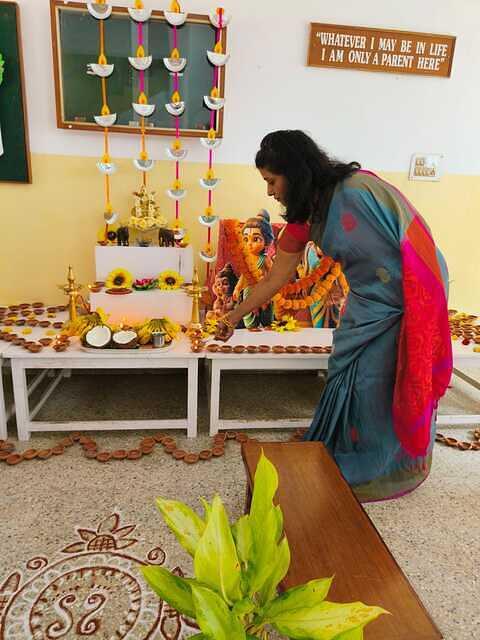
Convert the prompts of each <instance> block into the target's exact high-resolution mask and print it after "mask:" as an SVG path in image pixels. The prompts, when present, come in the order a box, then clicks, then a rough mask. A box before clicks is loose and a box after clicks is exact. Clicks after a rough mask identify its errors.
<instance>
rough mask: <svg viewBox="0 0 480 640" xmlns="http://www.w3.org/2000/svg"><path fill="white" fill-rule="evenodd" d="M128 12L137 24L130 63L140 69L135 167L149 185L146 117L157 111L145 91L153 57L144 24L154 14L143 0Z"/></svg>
mask: <svg viewBox="0 0 480 640" xmlns="http://www.w3.org/2000/svg"><path fill="white" fill-rule="evenodd" d="M128 12H129V14H130V17H131V19H132V20H133V21H134V22H135V23H136V24H137V49H136V52H135V56H131V57H129V58H128V61H129V62H130V65H131V66H132V67H133V68H134V69H135V70H136V71H138V84H139V88H138V99H137V102H133V103H132V107H133V110H134V112H135V113H136V114H137V115H138V116H140V136H141V138H140V139H141V148H140V154H139V157H138V158H135V159H134V160H133V164H134V165H135V167H136V168H137V169H138V170H139V171H141V172H142V175H143V185H144V186H145V188H146V187H147V172H148V171H151V170H152V169H153V166H154V164H155V163H154V161H153V160H151V159H150V158H149V156H148V152H147V145H146V130H145V118H149V117H150V116H151V115H153V113H154V111H155V105H154V104H148V98H147V95H146V93H145V72H146V71H147V69H149V68H150V66H151V64H152V61H153V58H152V56H147V55H146V54H145V48H144V32H143V26H144V23H146V22H147V21H148V20H150V17H151V15H152V12H151V10H150V9H145V7H144V4H143V2H142V0H135V4H134V6H133V8H129V9H128Z"/></svg>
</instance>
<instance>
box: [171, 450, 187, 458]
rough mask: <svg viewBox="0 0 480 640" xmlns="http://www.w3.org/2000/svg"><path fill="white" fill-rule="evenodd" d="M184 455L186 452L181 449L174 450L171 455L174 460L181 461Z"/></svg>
mask: <svg viewBox="0 0 480 640" xmlns="http://www.w3.org/2000/svg"><path fill="white" fill-rule="evenodd" d="M186 455H187V452H186V451H183V449H175V451H174V452H173V453H172V456H173V457H174V458H175V460H183V459H184V458H185V456H186Z"/></svg>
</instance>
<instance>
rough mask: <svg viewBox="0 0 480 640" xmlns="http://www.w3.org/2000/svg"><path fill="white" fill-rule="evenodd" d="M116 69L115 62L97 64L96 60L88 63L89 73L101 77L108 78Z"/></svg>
mask: <svg viewBox="0 0 480 640" xmlns="http://www.w3.org/2000/svg"><path fill="white" fill-rule="evenodd" d="M114 69H115V65H114V64H97V63H95V62H91V63H90V64H87V73H88V75H91V76H98V77H99V78H108V77H109V76H111V75H112V73H113V70H114Z"/></svg>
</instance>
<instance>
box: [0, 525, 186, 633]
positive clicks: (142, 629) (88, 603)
mask: <svg viewBox="0 0 480 640" xmlns="http://www.w3.org/2000/svg"><path fill="white" fill-rule="evenodd" d="M136 528H137V525H135V524H122V523H121V516H120V514H119V513H117V512H114V513H112V514H111V515H110V516H108V517H107V518H105V519H104V520H102V521H101V522H100V523H99V524H98V526H94V527H77V529H76V533H77V540H76V541H71V542H70V543H69V544H68V545H67V546H66V547H64V548H63V549H62V550H61V551H60V552H59V553H58V554H57V555H56V556H55V557H54V558H52V559H49V558H47V557H45V556H38V557H35V558H31V559H30V560H28V561H27V562H26V563H25V566H24V567H22V568H21V569H18V570H15V571H13V572H12V573H11V574H10V575H9V576H8V577H7V578H6V579H5V580H4V581H3V583H2V584H1V586H0V640H74V639H78V638H83V639H87V638H95V639H98V640H100V639H101V640H122V639H125V640H179V639H181V638H188V637H190V636H191V635H194V634H195V633H198V628H197V627H196V625H195V623H194V622H193V621H191V620H188V619H186V618H184V617H183V616H181V615H180V614H179V613H178V612H177V611H175V610H174V609H172V608H171V607H170V606H169V605H168V604H167V603H165V602H163V601H161V600H160V599H159V598H158V596H156V595H155V594H154V593H153V592H152V591H151V589H150V587H149V586H148V585H147V584H146V583H145V581H144V580H143V578H142V576H141V573H140V571H139V569H140V567H141V566H142V565H145V564H157V565H162V566H166V561H167V557H166V554H165V552H164V551H163V549H162V548H161V547H158V546H156V547H153V548H152V549H150V551H149V552H148V553H147V554H146V557H145V558H141V557H137V556H135V555H133V552H132V549H133V547H135V545H138V544H139V540H138V538H137V537H136V536H135V530H136ZM126 549H128V552H126ZM173 572H174V573H176V574H177V575H183V572H182V570H181V569H180V568H179V567H175V568H174V569H173Z"/></svg>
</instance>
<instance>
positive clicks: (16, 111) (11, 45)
mask: <svg viewBox="0 0 480 640" xmlns="http://www.w3.org/2000/svg"><path fill="white" fill-rule="evenodd" d="M0 53H1V54H2V57H3V60H4V74H3V82H2V83H1V84H0V127H1V131H2V133H1V135H2V148H3V153H2V154H1V155H0V182H18V183H29V184H30V183H31V182H32V168H31V161H30V146H29V137H28V119H27V109H26V100H25V79H24V72H23V55H22V34H21V28H20V9H19V6H18V4H17V3H16V2H9V1H5V0H0Z"/></svg>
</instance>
